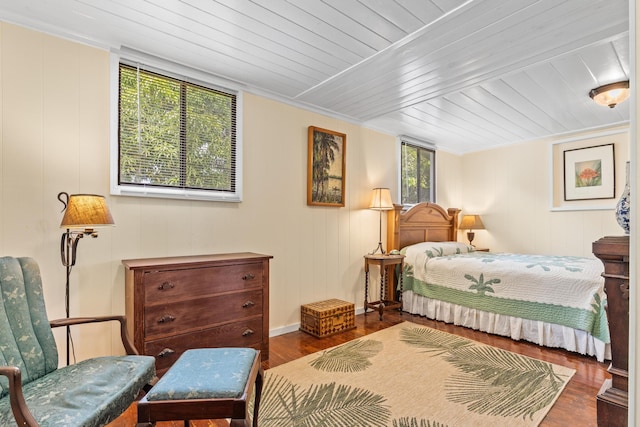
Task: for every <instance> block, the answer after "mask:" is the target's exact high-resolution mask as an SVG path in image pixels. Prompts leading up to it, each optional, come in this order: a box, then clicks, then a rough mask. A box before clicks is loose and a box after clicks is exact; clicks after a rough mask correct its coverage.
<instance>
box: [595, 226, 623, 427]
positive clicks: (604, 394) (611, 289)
mask: <svg viewBox="0 0 640 427" xmlns="http://www.w3.org/2000/svg"><path fill="white" fill-rule="evenodd" d="M593 254H594V255H595V256H596V257H598V258H600V260H602V262H603V264H604V274H603V275H602V276H603V277H604V287H605V292H606V293H607V319H608V320H609V333H610V335H611V365H610V366H609V373H610V374H611V379H610V380H606V381H605V382H604V384H602V388H601V389H600V392H599V393H598V396H597V397H596V401H597V411H598V426H599V427H603V426H611V427H614V426H615V427H620V426H626V425H627V417H628V408H629V401H628V399H629V398H628V390H629V236H611V237H603V238H602V239H600V240H598V241H596V242H593Z"/></svg>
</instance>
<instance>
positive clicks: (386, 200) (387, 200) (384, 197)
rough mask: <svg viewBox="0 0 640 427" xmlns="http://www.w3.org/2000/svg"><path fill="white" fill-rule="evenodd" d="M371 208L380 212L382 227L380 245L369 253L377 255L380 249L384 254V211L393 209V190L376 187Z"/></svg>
mask: <svg viewBox="0 0 640 427" xmlns="http://www.w3.org/2000/svg"><path fill="white" fill-rule="evenodd" d="M369 209H373V210H375V211H379V212H380V229H379V239H378V247H377V248H376V249H375V250H374V251H373V252H371V253H370V254H369V255H375V254H376V253H377V252H378V251H380V252H381V253H382V255H384V248H383V247H382V211H390V210H391V209H393V202H392V201H391V192H390V191H389V189H388V188H374V189H373V196H372V197H371V204H370V205H369Z"/></svg>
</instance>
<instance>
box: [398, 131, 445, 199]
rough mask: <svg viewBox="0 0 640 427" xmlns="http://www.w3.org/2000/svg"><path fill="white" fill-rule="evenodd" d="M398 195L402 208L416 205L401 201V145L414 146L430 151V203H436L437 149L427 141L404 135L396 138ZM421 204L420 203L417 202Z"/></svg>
mask: <svg viewBox="0 0 640 427" xmlns="http://www.w3.org/2000/svg"><path fill="white" fill-rule="evenodd" d="M397 140H398V194H399V196H400V203H401V204H402V205H403V206H404V207H411V206H414V205H416V204H417V203H405V202H404V200H403V185H404V181H403V165H402V148H403V145H410V146H414V147H417V148H420V149H424V150H427V151H431V152H432V153H433V157H432V161H431V163H432V164H431V174H430V175H431V176H430V183H431V191H430V195H429V196H430V197H429V198H430V202H431V203H436V165H437V162H436V153H437V147H436V146H435V144H433V143H431V142H428V141H424V140H421V139H416V138H413V137H410V136H406V135H401V136H399V137H398V139H397ZM418 203H421V202H418Z"/></svg>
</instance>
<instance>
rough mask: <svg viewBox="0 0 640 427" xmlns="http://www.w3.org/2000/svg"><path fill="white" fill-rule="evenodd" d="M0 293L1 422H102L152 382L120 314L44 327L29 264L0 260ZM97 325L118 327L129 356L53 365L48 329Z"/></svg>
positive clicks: (151, 370) (148, 361)
mask: <svg viewBox="0 0 640 427" xmlns="http://www.w3.org/2000/svg"><path fill="white" fill-rule="evenodd" d="M0 294H1V295H0V425H2V426H8V425H15V424H18V425H20V426H38V425H39V426H101V425H105V424H107V423H109V422H111V421H112V420H114V419H115V418H117V417H118V416H119V415H120V414H121V413H122V412H124V411H125V410H126V409H127V408H128V407H129V405H131V403H133V402H134V401H135V400H136V399H137V397H138V395H139V393H140V390H141V389H143V388H144V386H145V385H147V384H148V383H149V382H150V381H151V380H152V379H153V378H154V377H155V364H154V362H155V361H154V358H153V357H149V356H139V355H137V352H136V350H135V348H134V346H133V344H132V343H131V340H130V339H129V337H128V335H127V332H126V326H125V319H124V317H123V316H110V317H95V318H82V319H63V320H60V321H52V322H49V320H48V318H47V313H46V310H45V305H44V297H43V294H42V282H41V279H40V270H39V268H38V264H37V263H36V262H35V261H34V260H33V259H31V258H12V257H2V258H0ZM102 321H119V322H120V330H121V334H122V341H123V344H124V347H125V350H126V352H127V355H126V356H107V357H96V358H93V359H89V360H84V361H81V362H79V363H77V364H74V365H70V366H65V367H62V368H58V352H57V349H56V343H55V341H54V338H53V333H52V330H51V327H57V326H66V325H72V324H73V325H75V324H80V323H94V322H102Z"/></svg>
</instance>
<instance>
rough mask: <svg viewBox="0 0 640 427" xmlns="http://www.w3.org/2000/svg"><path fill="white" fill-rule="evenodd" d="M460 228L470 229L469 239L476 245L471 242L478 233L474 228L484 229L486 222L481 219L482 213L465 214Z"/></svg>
mask: <svg viewBox="0 0 640 427" xmlns="http://www.w3.org/2000/svg"><path fill="white" fill-rule="evenodd" d="M458 228H460V230H469V231H468V232H467V239H469V244H470V245H471V246H473V247H475V245H474V244H472V243H471V242H473V238H474V237H475V235H476V233H474V232H473V230H484V224H483V223H482V220H481V219H480V215H464V216H463V217H462V221H461V222H460V227H458Z"/></svg>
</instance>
